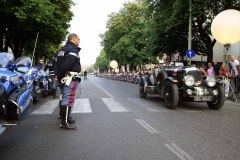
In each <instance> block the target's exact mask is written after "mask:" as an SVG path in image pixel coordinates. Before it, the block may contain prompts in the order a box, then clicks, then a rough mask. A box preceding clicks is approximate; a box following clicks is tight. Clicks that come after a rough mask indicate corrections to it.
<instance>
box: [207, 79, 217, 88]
mask: <svg viewBox="0 0 240 160" xmlns="http://www.w3.org/2000/svg"><path fill="white" fill-rule="evenodd" d="M206 81H207V85H208V86H209V87H213V86H215V85H216V78H215V77H207V79H206Z"/></svg>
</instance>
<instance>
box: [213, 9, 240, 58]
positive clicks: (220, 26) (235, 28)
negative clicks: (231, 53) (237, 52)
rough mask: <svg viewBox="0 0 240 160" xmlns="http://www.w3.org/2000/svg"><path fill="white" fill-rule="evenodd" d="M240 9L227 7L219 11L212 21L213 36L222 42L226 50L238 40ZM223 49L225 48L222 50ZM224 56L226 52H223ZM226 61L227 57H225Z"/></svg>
mask: <svg viewBox="0 0 240 160" xmlns="http://www.w3.org/2000/svg"><path fill="white" fill-rule="evenodd" d="M239 28H240V11H238V10H234V9H228V10H225V11H222V12H220V13H219V14H218V15H217V16H216V17H215V18H214V19H213V21H212V24H211V32H212V35H213V37H214V38H215V39H216V40H217V41H218V42H219V43H222V44H223V45H224V47H225V49H226V52H228V48H229V47H230V45H231V44H233V43H236V42H238V41H240V29H239ZM224 51H225V50H224ZM225 55H226V57H227V55H228V53H225ZM226 61H227V58H226Z"/></svg>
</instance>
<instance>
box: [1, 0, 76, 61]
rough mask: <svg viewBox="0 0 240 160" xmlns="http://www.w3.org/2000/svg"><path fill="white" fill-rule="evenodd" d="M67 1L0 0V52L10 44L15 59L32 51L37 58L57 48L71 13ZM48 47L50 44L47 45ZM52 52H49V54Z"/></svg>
mask: <svg viewBox="0 0 240 160" xmlns="http://www.w3.org/2000/svg"><path fill="white" fill-rule="evenodd" d="M71 5H73V3H72V1H71V0H61V1H59V0H50V1H49V0H38V1H33V0H19V1H15V0H7V1H6V0H4V1H1V2H0V6H1V7H0V19H1V25H0V43H1V42H3V43H1V44H0V51H7V49H8V47H10V48H11V49H12V51H13V53H14V55H15V58H18V57H20V56H21V55H22V54H23V53H25V54H29V53H31V52H32V51H33V46H34V42H35V39H36V35H37V33H38V32H39V40H38V44H37V49H36V56H38V57H41V56H44V55H46V54H47V53H50V52H51V49H52V48H53V47H58V46H59V44H60V43H61V42H62V41H63V40H64V38H65V36H66V34H67V28H68V27H69V22H70V20H71V18H72V16H73V14H72V12H71V11H70V7H71ZM50 46H51V47H50ZM51 54H52V53H51Z"/></svg>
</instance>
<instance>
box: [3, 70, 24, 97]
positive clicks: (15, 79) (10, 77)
mask: <svg viewBox="0 0 240 160" xmlns="http://www.w3.org/2000/svg"><path fill="white" fill-rule="evenodd" d="M18 83H19V76H18V74H17V73H15V72H11V71H4V70H0V85H2V86H4V87H5V89H6V92H7V94H10V93H11V91H12V90H13V89H15V88H17V86H18Z"/></svg>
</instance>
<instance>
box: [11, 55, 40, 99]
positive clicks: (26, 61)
mask: <svg viewBox="0 0 240 160" xmlns="http://www.w3.org/2000/svg"><path fill="white" fill-rule="evenodd" d="M31 63H32V60H31V58H29V57H19V58H18V59H17V60H16V61H15V66H16V72H17V73H18V74H19V77H20V79H21V83H20V84H21V85H22V84H24V83H25V82H26V81H32V82H33V87H32V92H31V94H32V98H33V103H37V102H38V101H39V94H40V93H41V91H40V89H39V86H38V83H37V81H36V74H37V69H36V68H31ZM30 69H31V74H28V73H29V71H30Z"/></svg>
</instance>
